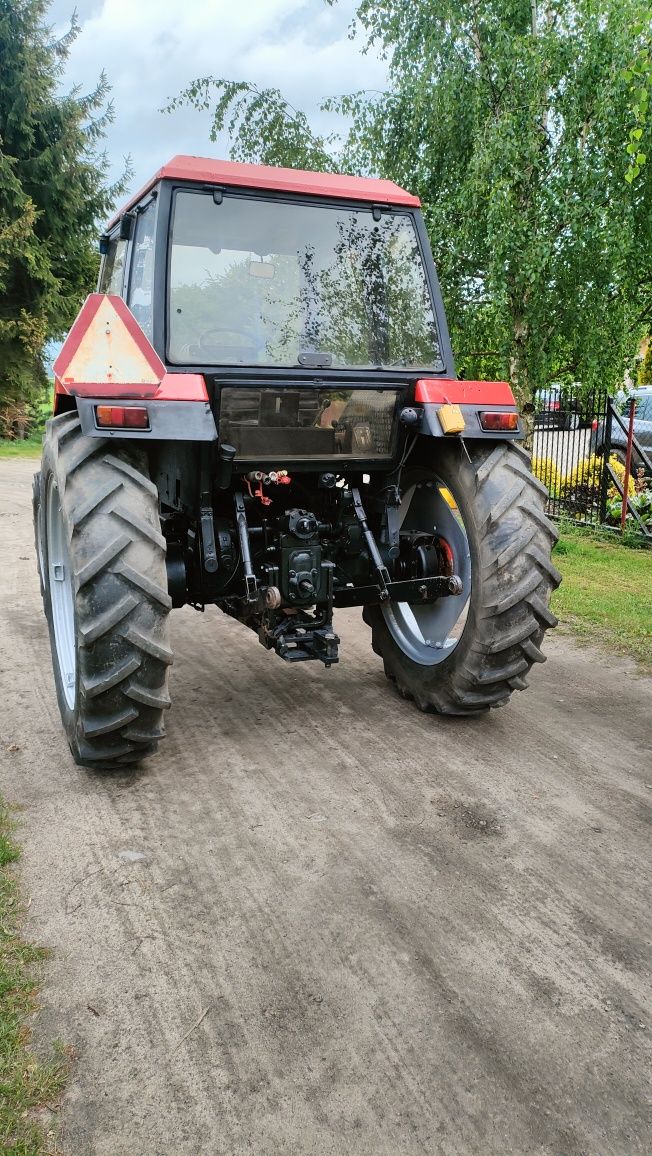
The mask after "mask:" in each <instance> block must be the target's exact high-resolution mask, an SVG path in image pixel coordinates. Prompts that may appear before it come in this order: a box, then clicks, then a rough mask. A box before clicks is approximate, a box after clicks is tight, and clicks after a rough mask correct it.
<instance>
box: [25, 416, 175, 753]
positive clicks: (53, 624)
mask: <svg viewBox="0 0 652 1156" xmlns="http://www.w3.org/2000/svg"><path fill="white" fill-rule="evenodd" d="M34 517H35V531H36V549H37V556H38V564H39V573H40V578H41V590H42V594H43V603H44V607H45V614H46V618H47V621H48V627H49V632H50V645H51V649H52V666H53V671H54V680H55V685H56V691H57V698H58V702H59V708H60V711H61V718H62V721H63V725H64V728H65V731H66V735H67V738H68V743H69V745H70V750H71V752H72V755H73V758H74V759H75V762H76V763H78V764H79V765H80V766H87V767H94V768H97V769H110V768H112V767H116V768H117V767H124V766H125V765H129V764H135V763H138V762H139V761H140V760H141V759H143V758H144V757H145V756H147V755H149V754H151V753H152V752H153V751H154V750H155V749H156V746H157V743H158V740H159V739H160V738H162V737H163V736H164V734H165V730H164V727H163V712H164V711H165V710H166V709H167V707H169V705H170V699H169V697H168V687H167V683H168V667H169V666H170V664H171V662H172V651H171V649H170V638H169V622H168V614H169V611H170V608H171V605H172V603H171V599H170V596H169V594H168V590H167V575H166V566H165V554H166V544H165V539H164V537H163V535H162V534H161V525H160V519H159V512H158V493H157V490H156V487H155V485H154V483H153V482H152V481H151V479H150V477H149V472H148V468H147V460H146V457H145V454H144V453H143V451H142V449H140V448H139V447H138V446H137V445H135V444H134V443H133V442H122V443H119V442H114V441H112V440H110V439H108V438H107V439H104V438H87V437H84V436H83V434H82V432H81V428H80V423H79V418H78V417H77V414H76V413H66V414H62V415H60V416H58V417H55V418H52V420H51V421H49V422H48V425H47V430H46V435H45V439H44V447H43V459H42V465H41V472H40V474H37V475H36V478H35V485H34Z"/></svg>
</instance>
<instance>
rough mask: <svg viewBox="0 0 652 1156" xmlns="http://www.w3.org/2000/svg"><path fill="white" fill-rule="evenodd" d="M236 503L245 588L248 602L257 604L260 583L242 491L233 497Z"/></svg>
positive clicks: (238, 491)
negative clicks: (257, 580)
mask: <svg viewBox="0 0 652 1156" xmlns="http://www.w3.org/2000/svg"><path fill="white" fill-rule="evenodd" d="M233 500H234V502H235V523H236V526H237V529H238V538H239V540H240V553H241V554H242V566H243V569H244V580H245V587H246V590H247V602H256V601H257V600H258V583H257V582H256V575H255V574H254V570H253V566H252V565H251V545H250V542H249V526H248V523H247V511H246V510H245V504H244V496H243V494H242V491H241V490H237V491H236V493H235V494H234V495H233Z"/></svg>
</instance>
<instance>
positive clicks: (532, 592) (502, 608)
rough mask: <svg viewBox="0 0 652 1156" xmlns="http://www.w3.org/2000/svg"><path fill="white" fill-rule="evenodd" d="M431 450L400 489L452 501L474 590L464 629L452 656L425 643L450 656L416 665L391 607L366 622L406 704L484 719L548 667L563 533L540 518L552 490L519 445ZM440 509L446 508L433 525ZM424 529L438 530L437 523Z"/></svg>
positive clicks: (373, 611)
mask: <svg viewBox="0 0 652 1156" xmlns="http://www.w3.org/2000/svg"><path fill="white" fill-rule="evenodd" d="M429 445H432V443H425V444H424V445H422V447H421V453H420V458H418V459H417V465H416V467H413V468H412V469H411V470H410V471H406V473H405V475H404V478H403V482H402V487H403V492H404V494H405V492H406V490H407V489H408V488H409V487H420V488H421V487H426V488H427V487H429V486H430V487H432V488H433V489H434V488H435V487H436V486H440V487H444V493H446V494H447V495H448V496H449V498H450V495H452V496H453V498H454V499H455V508H456V517H457V519H458V520H459V522H460V524H461V526H462V527H463V532H464V536H465V542H466V544H465V545H464V548H463V550H461V552H460V559H459V561H460V562H461V564H462V565H465V566H467V571H466V572H467V574H468V580H469V583H470V594H469V597H468V604H467V606H468V608H467V611H466V620H465V622H464V625H463V629H462V630H461V633H460V635H459V638H458V640H457V642H456V644H455V645H453V646H452V649H450V652H448V651H447V646H448V644H449V643H450V641H451V640H450V639H447V640H446V641H445V642H444V640H440V641H439V642H437V643H436V644H435V643H432V642H428V643H427V644H426V647H430V646H434V645H436V646H438V647H439V648H440V650H439V653H440V654H442V655H443V656H444V657H443V658H442V660H441V661H436V662H433V663H432V664H426V663H420V662H418V661H415V659H414V655H415V653H417V655H418V653H421V654H422V655H423V656H424V658H426V657H427V654H428V651H427V649H425V648H424V646H423V645H422V644H421V645H420V646H417V645H415V646H414V647H410V646H409V645H408V643H409V640H408V642H404V645H403V646H401V645H400V642H401V636H400V634H397V632H396V630H395V629H394V632H392V630H391V629H390V626H391V623H392V610H391V608H389V609H386V610H385V611H383V610H382V609H381V607H379V606H370V607H366V608H365V610H364V614H363V616H364V619H365V621H366V622H367V624H368V625H369V626H370V627H371V631H372V646H373V649H374V651H375V652H376V654H378V655H379V656H380V657H381V658H382V660H383V663H384V667H385V674H386V676H387V678H388V679H389V680H390V681H391V682H393V683H394V684H395V685H396V688H397V690H398V691H399V693H400V694H401V695H402V696H403V697H404V698H408V699H413V700H414V702H415V704H416V705H417V706H418V707H419V709H420V710H424V711H436V712H438V713H440V714H446V715H475V714H482V713H484V712H485V711H487V710H489V708H491V707H498V706H503V705H504V704H505V703H506V702H507V701H508V699H509V697H510V695H511V694H512V692H513V691H515V690H524V689H525V687H526V686H527V674H528V672H529V670H530V668H531V667H532V665H533V664H534V663H536V662H544V661H545V656H544V655H543V653H542V651H541V643H542V640H543V636H544V634H545V632H546V630H548V629H549V628H550V627H553V626H555V625H556V623H557V619H556V618H555V616H554V614H552V612H551V610H550V608H549V602H550V595H551V593H552V591H553V590H554V589H555V587H556V586H557V585H558V584H559V582H560V580H561V575H560V574H559V572H558V571H557V570H556V568H555V566H554V565H553V563H552V560H551V550H552V546H553V545H554V543H555V541H556V539H557V532H556V530H555V528H554V527H553V525H552V524H551V523H550V522H549V521H548V519H547V518H546V516H545V513H544V508H545V501H546V497H547V491H546V489H545V487H544V486H543V485H542V484H541V482H539V481H538V480H537V479H536V478H535V477H534V476H533V474H532V472H531V470H530V461H529V455H528V454H526V453H525V452H524V451H523V450H521V449H520V448H519V447H518V446H515V445H512V444H509V443H505V442H503V443H500V444H494V445H490V446H484V445H478V443H477V442H476V443H475V444H474V443H473V442H468V443H467V444H466V448H465V447H463V446H461V445H459V444H453V445H444V446H442V447H441V449H440V448H439V446H438V447H437V450H438V452H437V455H436V456H435V455H434V454H432V450H431V449H429ZM467 451H468V452H467ZM415 456H416V455H415ZM430 463H433V464H430ZM422 508H423V507H422ZM426 508H427V507H426ZM442 509H444V507H442V506H441V503H440V517H438V518H437V521H439V520H440V518H441V510H442ZM424 520H425V518H424ZM430 521H431V522H432V521H433V518H431V519H430ZM412 528H419V527H414V526H413V527H412ZM420 528H421V529H422V530H423V531H424V532H426V533H428V532H430V533H432V529H433V527H432V524H430V525H423V526H422V527H420ZM462 555H463V556H464V557H462ZM456 569H458V567H457V566H456ZM416 613H417V615H418V614H419V611H418V610H417V612H416ZM408 650H411V651H412V653H411V654H410V653H406V651H408ZM433 657H437V655H436V653H435V652H433Z"/></svg>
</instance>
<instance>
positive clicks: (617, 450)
mask: <svg viewBox="0 0 652 1156" xmlns="http://www.w3.org/2000/svg"><path fill="white" fill-rule="evenodd" d="M631 398H634V400H635V401H636V408H635V410H634V437H635V438H636V441H637V442H638V444H639V445H640V446H641V448H642V449H644V450H645V452H646V454H647V456H648V459H649V458H652V385H641V386H638V387H637V388H636V389H633V390H631V392H630V393H628V394H625V393H620V394H618V395H617V397H616V398H615V399H614V404H615V406H616V409H617V410H618V412H619V413H620V415H621V417H622V419H623V422H624V425H625V429H626V428H627V423H628V418H629V401H630V399H631ZM604 439H605V423H604V422H601V423H600V425H599V426H598V427H597V429H595V430H594V431H593V433H592V435H591V447H590V448H591V452H592V453H597V454H602V453H604ZM626 452H627V434H626V432H625V430H623V429H621V427H620V425H619V423H618V422H617V421H615V420H612V422H611V453H612V454H613V456H614V457H615V458H618V460H619V461H621V462H622V463H623V465H624V464H625V455H626ZM641 465H646V470H647V469H649V467H648V466H647V463H644V462H641V460H640V457H639V455H638V453H637V452H636V450H635V449H634V450H632V468H633V469H634V470H636V469H638V467H639V466H641Z"/></svg>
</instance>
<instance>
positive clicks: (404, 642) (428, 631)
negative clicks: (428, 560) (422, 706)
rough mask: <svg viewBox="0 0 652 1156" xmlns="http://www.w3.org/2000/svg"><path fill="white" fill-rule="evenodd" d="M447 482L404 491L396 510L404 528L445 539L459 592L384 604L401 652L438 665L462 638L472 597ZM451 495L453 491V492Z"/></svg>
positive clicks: (460, 525)
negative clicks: (424, 600)
mask: <svg viewBox="0 0 652 1156" xmlns="http://www.w3.org/2000/svg"><path fill="white" fill-rule="evenodd" d="M444 491H445V492H446V493H447V494H451V490H450V487H447V486H445V485H444V483H443V482H442V481H440V480H439V479H438V478H434V479H433V480H432V481H430V482H419V483H418V484H417V485H414V486H411V487H410V489H409V490H406V492H405V494H404V495H403V499H402V501H401V505H400V509H399V520H400V526H401V529H402V530H422V531H423V532H424V533H427V534H430V533H436V534H438V535H439V536H440V537H441V538H444V539H445V540H446V542H447V543H448V545H449V547H450V549H451V553H452V555H453V572H454V573H455V574H457V575H459V577H460V578H461V580H462V593H461V594H459V595H453V596H450V597H447V598H440V599H438V601H437V602H431V603H428V604H427V605H425V606H424V605H416V604H410V603H409V602H390V603H389V604H387V605H385V606H383V607H382V611H383V616H384V619H385V622H386V624H387V628H388V630H389V632H390V634H391V636H392V638H393V639H394V641H395V642H396V644H397V645H398V646H399V647H400V649H401V650H402V651H403V653H404V654H406V655H407V657H408V658H411V659H412V660H413V662H418V663H419V665H420V666H436V665H437V664H438V663H440V662H443V661H444V659H446V658H448V656H449V655H450V654H451V653H452V651H453V650H454V649H455V647H456V646H457V644H458V643H459V641H460V638H461V637H462V632H463V630H464V625H465V623H466V618H467V614H468V608H469V599H470V596H471V552H470V549H469V541H468V538H467V535H466V531H465V529H464V522H463V520H462V517H461V514H460V513H459V510H458V508H457V506H456V507H455V509H452V508H451V506H450V504H449V502H448V501H447V500H446V498H445V497H444ZM451 496H452V497H453V500H454V495H451Z"/></svg>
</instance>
